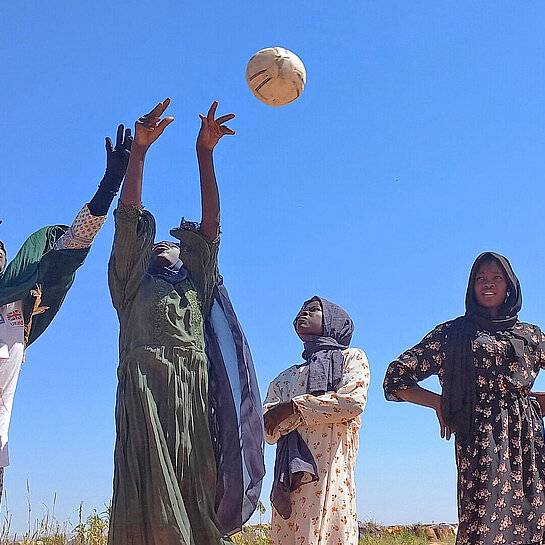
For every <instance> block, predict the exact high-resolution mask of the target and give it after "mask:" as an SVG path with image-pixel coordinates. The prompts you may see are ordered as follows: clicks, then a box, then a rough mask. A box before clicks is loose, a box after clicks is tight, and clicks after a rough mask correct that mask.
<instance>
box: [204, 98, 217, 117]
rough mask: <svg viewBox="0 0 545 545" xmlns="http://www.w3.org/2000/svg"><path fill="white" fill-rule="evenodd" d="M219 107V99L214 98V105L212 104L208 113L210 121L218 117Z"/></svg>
mask: <svg viewBox="0 0 545 545" xmlns="http://www.w3.org/2000/svg"><path fill="white" fill-rule="evenodd" d="M217 109H218V101H217V100H214V102H212V106H210V109H209V110H208V114H207V115H206V117H207V118H208V120H209V121H214V118H215V117H216V110H217Z"/></svg>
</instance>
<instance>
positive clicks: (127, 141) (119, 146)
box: [104, 125, 133, 191]
mask: <svg viewBox="0 0 545 545" xmlns="http://www.w3.org/2000/svg"><path fill="white" fill-rule="evenodd" d="M132 140H133V139H132V136H131V129H127V130H125V127H124V126H123V125H119V126H118V127H117V137H116V140H115V147H114V146H113V144H112V140H111V138H110V137H109V136H107V137H106V174H105V175H104V178H105V179H106V178H107V179H108V180H110V181H111V182H112V186H115V185H116V184H117V187H112V188H111V189H112V190H115V191H117V190H118V189H119V186H120V184H121V181H122V180H123V176H125V172H126V171H127V165H128V164H129V157H130V155H131V145H132Z"/></svg>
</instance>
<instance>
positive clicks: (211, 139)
mask: <svg viewBox="0 0 545 545" xmlns="http://www.w3.org/2000/svg"><path fill="white" fill-rule="evenodd" d="M217 107H218V102H217V101H214V102H213V103H212V106H210V109H209V110H208V114H207V115H206V117H205V116H204V115H202V114H201V115H199V117H200V118H201V128H200V131H199V135H198V137H197V145H196V147H197V160H198V162H199V174H200V180H201V206H202V218H201V229H200V230H201V233H202V234H203V235H204V236H205V237H206V238H207V239H208V240H215V239H216V238H217V237H218V235H219V232H220V199H219V194H218V184H217V182H216V174H215V172H214V158H213V151H214V148H215V147H216V144H217V143H218V142H219V140H220V138H221V137H222V136H224V135H226V134H229V135H232V134H235V131H233V130H231V129H230V128H229V127H226V126H225V125H223V123H225V122H227V121H229V120H231V119H233V118H234V117H235V114H227V115H224V116H221V117H219V118H218V119H215V114H216V109H217Z"/></svg>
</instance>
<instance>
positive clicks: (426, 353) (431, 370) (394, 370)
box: [383, 322, 452, 401]
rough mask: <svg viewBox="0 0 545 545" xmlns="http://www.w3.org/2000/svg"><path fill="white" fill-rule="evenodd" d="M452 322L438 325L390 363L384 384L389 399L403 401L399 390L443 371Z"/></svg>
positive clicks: (410, 386) (385, 393)
mask: <svg viewBox="0 0 545 545" xmlns="http://www.w3.org/2000/svg"><path fill="white" fill-rule="evenodd" d="M451 323H452V322H446V323H444V324H441V325H438V326H437V327H436V328H435V329H434V330H433V331H431V332H430V333H428V334H427V335H426V336H425V337H424V338H423V339H422V340H421V341H420V342H419V343H418V344H417V345H416V346H413V347H412V348H410V349H409V350H406V351H405V352H403V354H401V356H399V357H398V358H397V359H396V360H394V361H393V362H392V363H390V365H389V366H388V369H387V371H386V377H385V378H384V384H383V387H384V395H385V396H386V399H387V400H388V401H403V400H402V399H401V398H400V397H398V396H397V395H396V392H397V391H398V390H408V389H409V388H412V387H413V386H416V384H417V383H418V382H419V381H421V380H424V379H425V378H428V377H430V376H431V375H437V374H439V375H440V374H441V373H442V363H443V360H444V359H445V352H444V344H445V339H446V332H447V331H448V327H449V325H450V324H451Z"/></svg>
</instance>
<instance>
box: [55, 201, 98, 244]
mask: <svg viewBox="0 0 545 545" xmlns="http://www.w3.org/2000/svg"><path fill="white" fill-rule="evenodd" d="M107 219H108V216H107V215H104V216H93V215H92V214H91V212H90V211H89V208H88V207H87V205H85V206H84V207H83V208H82V209H81V210H80V211H79V213H78V215H77V216H76V217H75V219H74V221H73V222H72V225H71V226H70V227H69V228H68V229H67V230H66V231H65V233H64V234H63V235H62V236H61V237H60V238H59V240H57V242H56V243H55V246H54V247H53V249H54V250H80V249H82V248H89V246H91V244H92V243H93V240H94V238H95V237H96V236H97V234H98V232H99V231H100V229H101V227H102V226H103V225H104V223H105V222H106V220H107Z"/></svg>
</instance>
